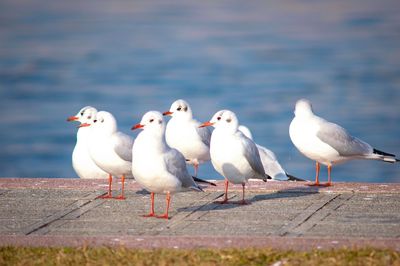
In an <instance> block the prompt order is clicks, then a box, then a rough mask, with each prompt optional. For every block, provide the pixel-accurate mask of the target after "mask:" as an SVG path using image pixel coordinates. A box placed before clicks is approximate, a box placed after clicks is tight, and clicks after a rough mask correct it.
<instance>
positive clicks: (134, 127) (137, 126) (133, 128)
mask: <svg viewBox="0 0 400 266" xmlns="http://www.w3.org/2000/svg"><path fill="white" fill-rule="evenodd" d="M138 128H144V125H142V124H136V125H134V126H133V127H132V128H131V130H135V129H138Z"/></svg>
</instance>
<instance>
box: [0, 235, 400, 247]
mask: <svg viewBox="0 0 400 266" xmlns="http://www.w3.org/2000/svg"><path fill="white" fill-rule="evenodd" d="M0 246H21V247H26V246H29V247H86V246H90V247H104V246H108V247H114V248H118V247H126V248H136V249H157V248H167V249H199V248H204V249H206V248H212V249H214V248H217V249H226V248H271V249H279V250H296V251H309V250H314V249H320V250H329V249H338V248H366V247H372V248H378V249H391V250H396V251H400V241H399V240H398V239H394V238H393V239H392V238H389V239H388V238H385V239H370V238H316V237H234V236H230V237H215V236H200V237H198V236H197V237H191V236H175V237H168V236H101V237H100V236H98V237H94V236H93V237H92V236H34V235H32V236H14V235H0Z"/></svg>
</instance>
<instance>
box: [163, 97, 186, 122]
mask: <svg viewBox="0 0 400 266" xmlns="http://www.w3.org/2000/svg"><path fill="white" fill-rule="evenodd" d="M163 115H169V116H172V117H179V118H186V119H191V118H192V116H193V115H192V109H191V108H190V105H189V104H188V103H187V102H186V101H185V100H182V99H179V100H176V101H175V102H173V103H172V105H171V107H170V108H169V111H167V112H164V113H163Z"/></svg>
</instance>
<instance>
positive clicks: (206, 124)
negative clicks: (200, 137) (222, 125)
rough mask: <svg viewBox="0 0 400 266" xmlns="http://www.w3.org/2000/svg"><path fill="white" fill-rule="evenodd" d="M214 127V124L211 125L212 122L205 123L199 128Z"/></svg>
mask: <svg viewBox="0 0 400 266" xmlns="http://www.w3.org/2000/svg"><path fill="white" fill-rule="evenodd" d="M212 125H214V123H211V122H210V121H207V122H204V123H203V124H201V125H200V126H199V127H209V126H212Z"/></svg>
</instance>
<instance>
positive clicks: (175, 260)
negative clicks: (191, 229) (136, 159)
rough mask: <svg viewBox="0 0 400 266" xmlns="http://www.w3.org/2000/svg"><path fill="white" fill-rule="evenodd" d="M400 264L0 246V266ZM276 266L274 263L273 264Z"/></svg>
mask: <svg viewBox="0 0 400 266" xmlns="http://www.w3.org/2000/svg"><path fill="white" fill-rule="evenodd" d="M276 262H281V264H279V265H324V266H325V265H363V266H364V265H400V252H396V251H392V250H378V249H372V248H365V249H335V250H330V251H320V250H313V251H310V252H298V251H279V250H273V249H221V250H218V249H215V250H214V249H198V250H172V249H155V250H143V249H127V248H107V247H98V248H91V247H81V248H31V247H0V265H113V266H114V265H271V264H274V263H276ZM276 265H278V264H276Z"/></svg>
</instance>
